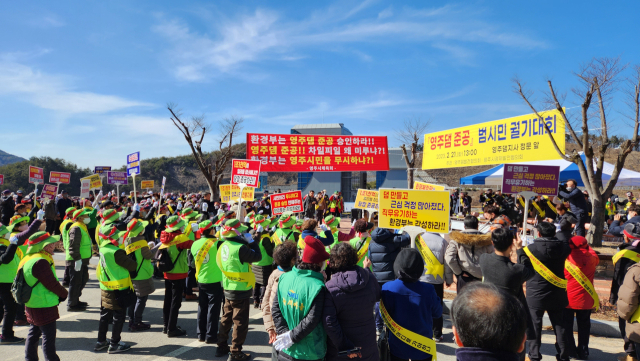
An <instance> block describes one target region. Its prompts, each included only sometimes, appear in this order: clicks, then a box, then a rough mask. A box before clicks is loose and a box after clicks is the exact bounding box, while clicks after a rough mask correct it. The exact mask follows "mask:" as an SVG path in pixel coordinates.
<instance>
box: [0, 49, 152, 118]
mask: <svg viewBox="0 0 640 361" xmlns="http://www.w3.org/2000/svg"><path fill="white" fill-rule="evenodd" d="M2 58H3V59H7V58H8V57H6V56H5V57H2ZM0 84H2V86H1V87H0V96H1V95H5V96H15V97H16V98H17V99H20V100H22V101H26V102H29V103H31V104H33V105H36V106H37V107H40V108H43V109H49V110H54V111H58V112H61V113H65V114H80V113H106V112H110V111H115V110H122V109H126V108H131V107H138V106H152V105H153V104H150V103H144V102H139V101H134V100H128V99H124V98H122V97H119V96H115V95H103V94H97V93H93V92H88V91H77V90H74V89H73V87H72V86H71V85H70V82H69V80H68V79H67V78H65V77H64V76H58V75H49V74H45V73H43V72H41V71H38V70H34V69H33V68H31V67H29V66H27V65H24V64H20V63H18V62H12V61H0Z"/></svg>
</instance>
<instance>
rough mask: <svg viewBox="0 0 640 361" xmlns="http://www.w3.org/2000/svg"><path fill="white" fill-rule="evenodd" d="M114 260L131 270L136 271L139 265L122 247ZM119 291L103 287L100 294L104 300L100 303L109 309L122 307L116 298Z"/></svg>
mask: <svg viewBox="0 0 640 361" xmlns="http://www.w3.org/2000/svg"><path fill="white" fill-rule="evenodd" d="M113 260H114V261H115V262H116V264H117V265H118V266H120V267H123V268H124V269H126V270H127V271H129V272H132V271H135V270H136V267H137V266H138V265H137V264H136V261H134V260H132V259H131V258H129V257H128V256H127V253H126V252H125V251H124V250H121V249H119V250H117V251H116V252H115V253H114V254H113ZM118 292H120V291H105V290H103V289H100V296H101V301H102V302H101V304H100V305H101V306H102V307H104V308H106V309H109V310H114V311H118V310H120V309H121V307H120V306H119V305H118V301H117V299H116V296H117V295H118Z"/></svg>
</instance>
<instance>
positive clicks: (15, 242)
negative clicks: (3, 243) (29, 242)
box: [9, 236, 18, 245]
mask: <svg viewBox="0 0 640 361" xmlns="http://www.w3.org/2000/svg"><path fill="white" fill-rule="evenodd" d="M9 244H16V245H17V244H18V236H13V237H11V238H10V239H9Z"/></svg>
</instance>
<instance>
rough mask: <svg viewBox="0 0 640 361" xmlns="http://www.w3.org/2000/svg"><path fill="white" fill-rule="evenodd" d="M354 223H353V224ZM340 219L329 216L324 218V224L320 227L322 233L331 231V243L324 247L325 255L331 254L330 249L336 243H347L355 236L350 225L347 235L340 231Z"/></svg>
mask: <svg viewBox="0 0 640 361" xmlns="http://www.w3.org/2000/svg"><path fill="white" fill-rule="evenodd" d="M354 223H355V222H354ZM338 228H340V218H338V217H336V216H334V215H333V214H330V215H328V216H326V217H325V218H324V223H323V224H321V225H320V229H322V230H323V231H325V232H326V231H331V234H332V236H333V243H332V244H331V245H329V246H327V247H326V251H327V253H329V252H331V248H333V246H335V245H336V244H338V242H348V241H350V240H351V239H353V237H355V235H356V230H355V229H354V228H353V225H351V230H350V231H349V233H344V232H342V231H340V230H339V229H338Z"/></svg>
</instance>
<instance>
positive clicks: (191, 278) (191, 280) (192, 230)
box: [180, 207, 200, 301]
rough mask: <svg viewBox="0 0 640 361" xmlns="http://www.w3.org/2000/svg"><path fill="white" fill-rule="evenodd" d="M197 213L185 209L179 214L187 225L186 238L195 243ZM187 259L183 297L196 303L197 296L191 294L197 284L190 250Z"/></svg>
mask: <svg viewBox="0 0 640 361" xmlns="http://www.w3.org/2000/svg"><path fill="white" fill-rule="evenodd" d="M199 215H200V214H199V213H198V212H196V211H194V210H193V208H191V207H187V208H184V209H183V210H182V212H181V213H180V217H181V218H182V219H184V221H185V222H186V223H187V226H186V227H185V233H186V236H187V237H188V238H189V240H191V241H195V240H196V239H197V238H196V232H197V231H198V221H197V219H198V217H199ZM187 257H188V259H189V271H188V272H187V278H186V279H185V288H184V294H183V297H184V299H185V300H187V301H196V300H198V296H197V295H196V294H194V293H193V289H194V288H195V287H198V282H197V281H196V268H195V266H194V265H193V255H192V254H191V251H190V250H187Z"/></svg>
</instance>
